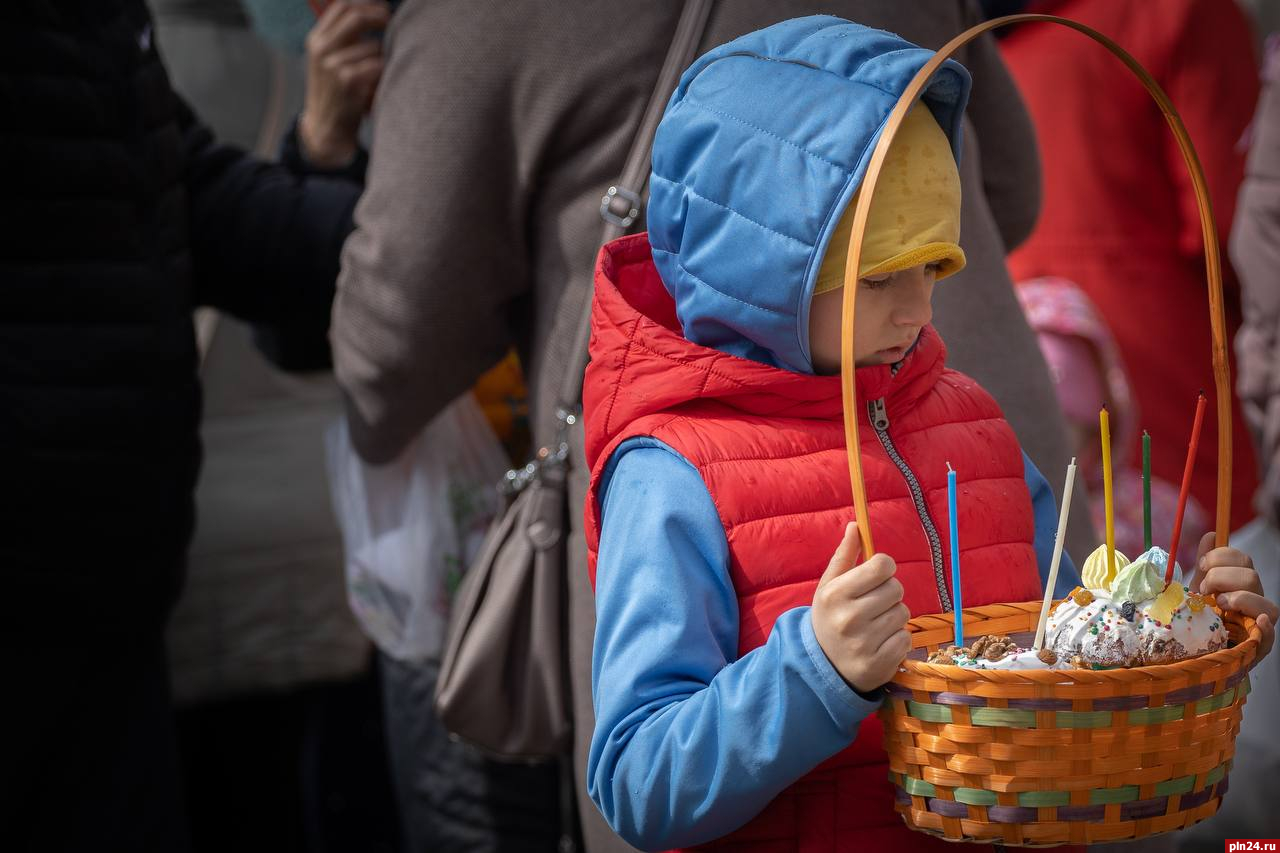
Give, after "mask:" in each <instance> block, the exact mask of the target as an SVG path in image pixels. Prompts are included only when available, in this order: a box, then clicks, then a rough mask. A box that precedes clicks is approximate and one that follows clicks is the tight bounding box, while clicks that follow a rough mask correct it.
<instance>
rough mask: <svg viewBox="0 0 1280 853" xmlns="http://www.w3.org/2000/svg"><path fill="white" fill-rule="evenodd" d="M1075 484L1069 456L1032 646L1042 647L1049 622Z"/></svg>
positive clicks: (1072, 464)
mask: <svg viewBox="0 0 1280 853" xmlns="http://www.w3.org/2000/svg"><path fill="white" fill-rule="evenodd" d="M1075 484H1076V459H1075V457H1074V456H1073V457H1071V464H1070V465H1068V466H1067V482H1066V483H1065V484H1064V485H1063V487H1062V509H1061V510H1059V512H1058V535H1057V537H1056V538H1055V539H1054V540H1053V562H1051V563H1050V564H1049V582H1048V584H1046V585H1045V588H1044V602H1043V603H1041V605H1040V621H1039V622H1037V623H1036V641H1035V643H1034V644H1033V645H1032V648H1033V649H1035V650H1036V651H1040V650H1041V649H1043V648H1044V629H1045V626H1046V625H1047V624H1048V623H1049V605H1050V604H1052V603H1053V590H1054V587H1056V586H1057V584H1058V567H1059V566H1061V565H1062V545H1063V543H1064V542H1065V541H1066V537H1067V515H1068V514H1069V513H1070V512H1071V491H1072V489H1074V488H1075Z"/></svg>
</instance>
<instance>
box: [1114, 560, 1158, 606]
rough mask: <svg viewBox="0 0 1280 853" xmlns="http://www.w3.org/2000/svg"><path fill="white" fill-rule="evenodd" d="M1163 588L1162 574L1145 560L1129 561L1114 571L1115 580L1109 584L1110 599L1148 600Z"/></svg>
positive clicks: (1134, 601) (1136, 601) (1135, 601)
mask: <svg viewBox="0 0 1280 853" xmlns="http://www.w3.org/2000/svg"><path fill="white" fill-rule="evenodd" d="M1162 589H1164V574H1163V573H1162V572H1161V571H1160V569H1159V568H1158V567H1157V566H1156V565H1155V564H1154V563H1151V562H1148V561H1147V560H1139V561H1138V562H1136V563H1130V564H1129V565H1127V566H1125V567H1124V568H1123V569H1121V570H1120V571H1119V572H1117V573H1116V579H1115V582H1114V583H1113V584H1112V585H1111V600H1112V601H1132V602H1133V603H1135V604H1137V603H1138V602H1140V601H1148V600H1149V599H1152V598H1155V597H1156V596H1157V595H1159V594H1160V591H1161V590H1162Z"/></svg>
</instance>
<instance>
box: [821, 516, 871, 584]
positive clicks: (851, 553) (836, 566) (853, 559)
mask: <svg viewBox="0 0 1280 853" xmlns="http://www.w3.org/2000/svg"><path fill="white" fill-rule="evenodd" d="M861 556H862V538H861V537H860V536H858V522H856V521H851V522H849V523H848V524H847V525H845V528H844V538H843V539H841V540H840V545H839V546H838V547H837V548H836V552H835V553H834V554H832V555H831V562H830V563H827V570H826V571H825V572H823V573H822V577H821V578H820V579H819V580H818V586H822V585H823V584H824V583H826V582H827V581H830V580H832V579H834V578H837V577H839V576H840V575H842V574H844V573H845V572H847V571H849V570H850V569H852V568H853V567H854V566H856V565H857V564H858V559H859V558H860V557H861Z"/></svg>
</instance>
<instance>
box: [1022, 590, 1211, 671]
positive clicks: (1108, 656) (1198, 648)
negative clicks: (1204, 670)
mask: <svg viewBox="0 0 1280 853" xmlns="http://www.w3.org/2000/svg"><path fill="white" fill-rule="evenodd" d="M1091 592H1092V593H1093V596H1094V599H1093V601H1091V602H1089V603H1088V604H1085V605H1079V604H1076V602H1075V600H1074V599H1072V598H1070V597H1068V598H1067V599H1066V600H1064V601H1063V602H1062V603H1061V604H1059V605H1058V607H1057V608H1056V609H1055V610H1054V612H1053V613H1052V614H1051V615H1050V616H1049V620H1048V624H1047V625H1046V628H1045V645H1046V646H1048V647H1050V648H1052V649H1053V650H1054V651H1055V652H1057V654H1058V656H1059V657H1062V658H1066V659H1068V660H1069V659H1070V658H1071V656H1072V655H1076V654H1079V655H1080V656H1081V657H1083V658H1084V659H1085V660H1086V661H1088V662H1089V663H1091V664H1094V665H1098V666H1139V665H1142V664H1145V663H1169V662H1172V661H1174V660H1181V659H1183V658H1188V657H1196V656H1198V655H1202V654H1204V653H1206V652H1210V651H1215V650H1217V649H1220V648H1222V647H1223V646H1225V645H1226V643H1227V632H1226V628H1225V626H1223V624H1222V619H1221V618H1220V617H1219V616H1218V614H1217V612H1216V611H1214V609H1213V608H1212V607H1210V606H1208V604H1206V605H1205V606H1204V608H1203V609H1201V610H1200V611H1199V612H1198V613H1197V612H1196V611H1194V610H1192V609H1191V606H1190V602H1189V601H1183V602H1182V604H1181V605H1179V606H1178V607H1177V609H1175V610H1174V612H1173V617H1172V619H1171V620H1170V623H1169V624H1167V625H1166V624H1163V623H1160V622H1157V621H1156V620H1155V619H1154V618H1153V617H1152V616H1151V615H1150V613H1149V611H1150V609H1151V607H1152V605H1154V604H1155V600H1156V599H1155V598H1150V599H1148V600H1146V601H1141V602H1135V612H1134V621H1133V622H1129V621H1128V620H1126V619H1125V618H1124V616H1123V615H1121V607H1122V606H1123V602H1117V601H1113V600H1112V599H1111V596H1110V595H1109V594H1108V593H1107V592H1106V591H1105V590H1091ZM1174 643H1176V645H1174Z"/></svg>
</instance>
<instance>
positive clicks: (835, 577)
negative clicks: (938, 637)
mask: <svg viewBox="0 0 1280 853" xmlns="http://www.w3.org/2000/svg"><path fill="white" fill-rule="evenodd" d="M861 554H862V543H861V541H860V540H859V538H858V524H857V522H850V523H849V525H848V526H847V527H846V528H845V531H844V539H843V540H842V541H841V542H840V546H839V547H838V548H836V552H835V554H833V555H832V557H831V562H830V563H829V564H828V565H827V570H826V571H825V572H824V573H823V575H822V578H821V579H820V580H819V581H818V588H817V590H815V591H814V593H813V609H812V610H811V611H810V613H809V615H810V618H811V619H812V620H813V633H814V635H815V636H816V637H817V638H818V645H820V646H822V651H823V652H824V653H826V655H827V659H828V660H829V661H831V665H832V666H834V667H835V668H836V671H838V672H839V673H840V675H841V677H843V678H844V680H845V681H847V682H848V683H849V684H850V685H852V687H853V689H855V690H857V691H858V692H860V693H869V692H871V691H872V690H875V689H876V688H877V687H880V686H881V685H883V684H885V683H886V682H888V681H889V680H890V679H892V678H893V676H894V673H895V672H897V670H898V665H899V664H900V663H902V659H903V658H905V657H906V656H907V652H909V651H911V635H910V634H909V633H908V632H907V619H909V618H910V617H911V612H910V611H909V610H908V609H907V606H906V605H905V604H903V603H902V584H901V583H900V582H899V581H898V579H897V578H895V577H894V574H895V573H896V572H897V565H896V564H895V563H894V562H893V558H892V557H890V556H889V555H888V554H876V555H875V556H874V557H872V558H871V559H870V560H867V561H866V562H865V563H861V564H857V565H855V564H856V563H857V561H858V558H859V556H861Z"/></svg>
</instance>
